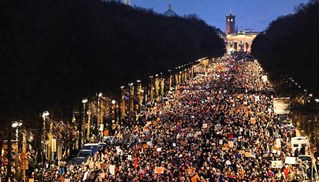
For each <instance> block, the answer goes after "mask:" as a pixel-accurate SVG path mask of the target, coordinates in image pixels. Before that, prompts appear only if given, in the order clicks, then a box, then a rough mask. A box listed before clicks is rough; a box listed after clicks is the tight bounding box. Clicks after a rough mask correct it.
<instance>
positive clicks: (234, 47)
mask: <svg viewBox="0 0 319 182" xmlns="http://www.w3.org/2000/svg"><path fill="white" fill-rule="evenodd" d="M225 33H226V39H225V43H226V49H227V53H232V52H235V51H243V52H250V51H251V44H252V42H253V40H254V38H255V37H256V36H257V35H258V32H253V31H252V30H251V29H246V30H244V31H238V28H237V30H235V16H234V15H232V14H231V11H230V12H229V14H228V15H227V16H226V32H225Z"/></svg>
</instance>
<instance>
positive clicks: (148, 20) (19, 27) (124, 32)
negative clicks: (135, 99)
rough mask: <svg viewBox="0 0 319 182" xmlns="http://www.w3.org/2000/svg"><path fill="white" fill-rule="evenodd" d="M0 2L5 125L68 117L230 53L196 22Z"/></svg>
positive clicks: (107, 8) (121, 10)
mask: <svg viewBox="0 0 319 182" xmlns="http://www.w3.org/2000/svg"><path fill="white" fill-rule="evenodd" d="M0 2H1V3H0V61H1V66H0V75H1V76H0V103H1V104H0V118H1V120H2V121H3V120H6V121H7V120H12V119H14V118H24V119H27V118H32V117H38V116H37V114H36V113H40V112H42V111H43V110H45V109H51V110H55V111H56V112H60V110H61V111H64V110H67V109H65V107H67V108H69V107H72V105H73V104H74V103H75V102H79V101H80V100H81V98H83V97H85V96H89V95H93V94H95V93H96V92H97V91H104V92H105V91H108V90H113V91H114V90H116V89H117V88H119V86H120V85H122V84H126V83H128V82H129V81H133V80H136V79H143V78H146V77H148V75H151V74H155V73H159V72H164V71H167V70H168V69H171V68H173V67H175V66H177V65H181V64H184V63H188V62H190V61H194V60H195V59H198V58H201V57H203V56H209V57H215V56H220V55H222V54H223V53H224V52H225V47H224V42H223V40H221V39H220V38H219V37H218V36H217V34H216V29H215V28H213V27H210V26H208V25H207V24H205V23H204V22H203V21H201V20H198V19H197V18H194V17H190V18H181V17H172V18H169V17H164V16H162V15H158V14H156V13H154V12H152V11H150V10H145V9H141V8H132V7H129V6H125V5H122V4H117V3H105V2H102V1H98V0H27V1H26V0H13V1H11V0H10V1H9V0H1V1H0ZM2 121H1V122H2Z"/></svg>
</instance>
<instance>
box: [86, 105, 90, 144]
mask: <svg viewBox="0 0 319 182" xmlns="http://www.w3.org/2000/svg"><path fill="white" fill-rule="evenodd" d="M87 115H88V126H87V134H86V139H87V141H90V137H91V136H90V134H91V111H90V110H88V112H87Z"/></svg>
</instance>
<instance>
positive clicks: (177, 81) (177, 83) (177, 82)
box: [175, 73, 179, 86]
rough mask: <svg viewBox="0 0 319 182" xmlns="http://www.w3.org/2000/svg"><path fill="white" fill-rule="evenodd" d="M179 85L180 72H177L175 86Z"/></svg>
mask: <svg viewBox="0 0 319 182" xmlns="http://www.w3.org/2000/svg"><path fill="white" fill-rule="evenodd" d="M177 85H179V78H178V73H175V86H177Z"/></svg>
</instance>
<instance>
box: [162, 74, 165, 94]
mask: <svg viewBox="0 0 319 182" xmlns="http://www.w3.org/2000/svg"><path fill="white" fill-rule="evenodd" d="M164 90H165V79H164V77H161V96H162V97H163V96H164Z"/></svg>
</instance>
